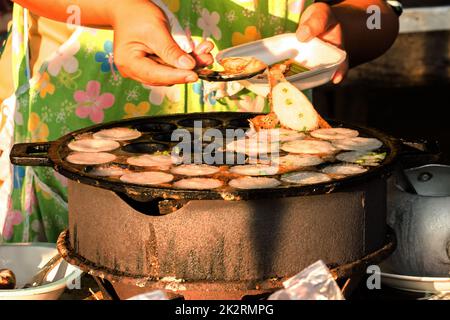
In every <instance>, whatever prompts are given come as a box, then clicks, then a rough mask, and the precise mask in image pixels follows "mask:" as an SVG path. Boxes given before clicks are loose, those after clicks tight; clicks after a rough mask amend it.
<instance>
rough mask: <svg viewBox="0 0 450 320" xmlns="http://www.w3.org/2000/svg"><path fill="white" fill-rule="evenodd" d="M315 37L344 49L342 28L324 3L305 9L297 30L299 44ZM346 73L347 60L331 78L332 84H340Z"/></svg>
mask: <svg viewBox="0 0 450 320" xmlns="http://www.w3.org/2000/svg"><path fill="white" fill-rule="evenodd" d="M315 37H318V38H320V39H322V40H324V41H326V42H329V43H331V44H333V45H335V46H337V47H339V48H341V49H344V36H343V32H342V27H341V25H340V23H339V21H338V20H337V18H336V16H335V15H334V14H333V11H332V10H331V7H330V6H329V5H327V4H325V3H314V4H312V5H311V6H309V7H308V8H306V10H305V12H304V13H303V14H302V18H301V21H300V25H299V27H298V29H297V38H298V40H299V41H301V42H306V41H309V40H311V39H312V38H315ZM347 71H348V59H347V60H346V61H345V62H344V63H343V64H342V65H341V66H340V67H339V69H338V71H337V72H336V74H335V75H334V77H333V83H334V84H338V83H340V82H341V81H342V80H343V79H344V77H345V75H346V73H347Z"/></svg>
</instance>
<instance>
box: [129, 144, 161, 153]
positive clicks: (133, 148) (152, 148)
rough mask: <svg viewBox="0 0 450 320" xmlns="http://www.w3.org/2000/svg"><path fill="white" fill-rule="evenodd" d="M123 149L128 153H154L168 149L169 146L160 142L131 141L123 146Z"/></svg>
mask: <svg viewBox="0 0 450 320" xmlns="http://www.w3.org/2000/svg"><path fill="white" fill-rule="evenodd" d="M122 150H123V151H125V152H128V153H139V154H143V153H146V154H153V153H156V152H161V151H167V150H168V148H167V146H165V145H163V144H160V143H146V142H141V143H131V144H128V145H126V146H124V147H122Z"/></svg>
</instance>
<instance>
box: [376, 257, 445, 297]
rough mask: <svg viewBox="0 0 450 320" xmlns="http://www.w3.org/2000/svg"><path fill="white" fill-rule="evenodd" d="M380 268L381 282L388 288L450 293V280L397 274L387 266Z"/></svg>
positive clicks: (382, 265) (383, 265)
mask: <svg viewBox="0 0 450 320" xmlns="http://www.w3.org/2000/svg"><path fill="white" fill-rule="evenodd" d="M380 267H381V269H382V271H381V282H382V283H383V284H385V285H387V286H388V287H392V288H396V289H400V290H404V291H411V292H421V293H446V292H450V278H444V277H440V278H439V277H416V276H407V275H402V274H395V273H394V272H392V271H391V270H390V269H389V266H387V265H386V264H381V265H380Z"/></svg>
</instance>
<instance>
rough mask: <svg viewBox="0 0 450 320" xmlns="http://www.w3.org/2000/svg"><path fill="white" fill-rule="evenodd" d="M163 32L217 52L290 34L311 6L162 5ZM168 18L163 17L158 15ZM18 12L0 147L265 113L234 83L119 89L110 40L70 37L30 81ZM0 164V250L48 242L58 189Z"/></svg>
mask: <svg viewBox="0 0 450 320" xmlns="http://www.w3.org/2000/svg"><path fill="white" fill-rule="evenodd" d="M162 1H163V2H164V4H165V5H166V7H165V10H170V12H171V17H170V20H171V24H172V28H173V29H176V30H180V29H181V30H184V31H185V32H186V33H188V34H190V35H192V38H193V39H194V40H195V41H196V42H200V41H201V39H209V40H211V41H213V42H214V43H215V44H216V46H217V50H222V49H225V48H228V47H231V46H236V45H239V44H243V43H246V42H250V41H254V40H258V39H261V38H266V37H270V36H273V35H275V34H281V33H285V32H295V30H296V28H297V25H298V21H299V19H300V14H301V12H302V11H303V9H304V8H305V6H306V5H308V4H310V3H311V2H313V1H312V0H222V1H207V0H162ZM167 12H168V11H167ZM27 19H28V12H27V10H26V9H23V8H22V7H20V6H18V5H15V6H14V13H13V29H12V32H11V36H10V39H9V41H12V50H13V76H14V84H15V87H16V91H15V94H14V96H12V97H10V98H9V99H6V100H5V101H3V103H2V105H1V107H0V141H1V142H0V144H1V145H0V146H2V147H3V150H10V148H11V147H12V145H13V144H14V143H21V142H43V141H50V140H56V139H58V138H60V137H61V136H63V135H65V134H67V133H69V132H71V131H74V130H77V129H80V128H83V127H87V126H91V125H94V124H98V123H103V122H108V121H113V120H120V119H126V118H132V117H139V116H145V115H161V114H172V113H188V112H208V111H237V112H239V111H241V112H261V111H264V110H267V101H266V99H265V98H264V96H261V95H258V94H256V93H254V92H250V91H249V90H247V89H245V88H244V87H243V86H242V85H239V83H235V84H232V85H229V86H226V87H224V88H222V91H225V92H222V93H217V94H215V93H214V92H213V91H217V88H210V87H208V86H206V85H205V84H204V83H203V82H202V81H199V82H197V83H195V84H189V85H176V86H172V87H152V86H143V85H142V84H140V83H138V82H135V81H133V80H130V79H124V78H122V77H121V76H120V74H119V73H118V71H117V69H116V67H115V65H114V57H113V42H112V39H113V33H112V31H107V30H98V29H91V28H85V27H77V28H76V30H75V31H74V33H73V34H72V36H71V37H70V39H68V40H67V41H66V42H65V43H64V44H63V45H62V46H61V47H60V48H59V49H58V50H57V52H55V53H54V54H53V55H52V56H50V57H48V59H46V60H45V63H43V65H42V66H41V67H40V69H39V70H40V72H39V73H37V74H35V75H34V76H33V77H31V76H30V75H31V72H30V66H29V61H30V59H29V45H32V44H29V43H28V41H25V39H28V32H29V27H28V21H27ZM8 157H9V154H8V152H4V153H3V154H2V156H1V158H0V171H1V173H0V180H3V181H4V183H3V185H2V186H1V187H0V243H1V242H2V238H3V241H8V242H29V241H49V242H55V241H56V239H57V237H58V235H59V233H60V232H61V231H62V230H63V229H64V228H66V226H67V223H68V221H67V219H68V214H67V181H66V179H65V178H64V177H63V176H61V175H59V174H58V173H57V172H55V171H54V170H53V169H51V168H44V167H20V166H12V165H11V164H10V163H9V159H8Z"/></svg>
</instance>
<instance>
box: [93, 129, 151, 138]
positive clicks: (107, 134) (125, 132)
mask: <svg viewBox="0 0 450 320" xmlns="http://www.w3.org/2000/svg"><path fill="white" fill-rule="evenodd" d="M141 136H142V133H140V132H139V131H137V130H135V129H130V128H112V129H105V130H101V131H99V132H96V133H94V134H93V137H94V138H95V139H106V140H116V141H127V140H134V139H137V138H139V137H141Z"/></svg>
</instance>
